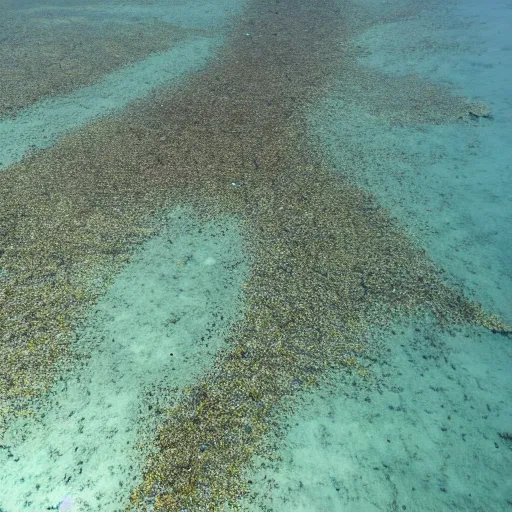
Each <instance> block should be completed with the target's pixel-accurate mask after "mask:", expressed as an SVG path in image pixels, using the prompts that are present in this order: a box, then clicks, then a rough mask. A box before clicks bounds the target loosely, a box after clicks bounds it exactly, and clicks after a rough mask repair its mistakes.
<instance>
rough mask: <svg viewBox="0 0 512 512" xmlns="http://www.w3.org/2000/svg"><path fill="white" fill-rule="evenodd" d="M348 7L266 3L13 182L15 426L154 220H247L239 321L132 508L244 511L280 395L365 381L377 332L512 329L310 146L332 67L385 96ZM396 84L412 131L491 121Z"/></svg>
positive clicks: (7, 287) (167, 427) (6, 350)
mask: <svg viewBox="0 0 512 512" xmlns="http://www.w3.org/2000/svg"><path fill="white" fill-rule="evenodd" d="M346 9H347V11H346V12H343V13H342V12H341V11H340V7H339V4H338V3H337V2H334V1H330V0H327V1H325V2H322V3H321V4H319V5H318V4H315V5H307V6H306V5H303V4H300V5H296V4H295V3H293V4H292V3H288V2H285V3H279V4H274V3H269V2H267V1H266V0H255V1H254V2H253V3H252V5H251V6H250V7H249V8H248V9H247V11H246V12H245V13H244V14H243V16H241V17H240V18H239V19H238V20H237V25H236V28H235V29H234V31H233V33H232V34H231V36H230V40H229V41H228V42H227V44H226V46H225V47H224V48H223V49H222V54H221V55H220V56H219V57H218V58H217V59H215V60H214V61H213V62H212V63H211V65H210V66H209V67H208V69H206V70H205V71H204V72H202V73H199V74H198V75H196V76H194V77H193V78H191V79H190V80H188V81H187V83H185V84H184V85H183V86H182V87H181V88H180V89H178V90H177V91H165V90H163V91H158V92H156V93H155V95H154V96H153V97H151V98H150V99H148V100H144V101H140V102H138V103H136V104H134V105H133V106H132V107H130V108H129V109H128V110H127V111H126V112H124V113H122V114H120V115H118V116H115V117H114V116H111V117H110V118H108V119H104V120H101V121H98V122H96V123H94V124H92V125H90V126H88V127H86V128H85V129H83V130H81V131H79V132H76V133H74V134H71V135H70V136H68V137H67V138H65V139H64V140H62V141H61V142H60V143H59V144H57V145H56V146H55V147H54V148H52V149H50V150H47V151H45V152H39V153H34V154H33V155H32V156H31V157H30V158H27V159H26V160H25V161H23V162H22V163H20V164H16V165H13V166H11V167H9V168H8V169H7V170H6V171H4V172H3V173H1V174H0V196H1V197H2V198H4V199H3V205H2V210H1V212H0V215H1V219H0V222H1V224H0V226H1V230H2V238H3V244H2V247H3V248H4V249H2V250H3V253H2V255H1V257H2V259H1V261H2V267H3V268H4V273H3V274H2V276H1V277H0V279H1V282H2V289H3V292H2V295H1V296H0V301H1V302H0V312H1V313H0V315H1V316H0V325H1V332H2V341H3V343H2V353H1V359H0V396H1V398H2V403H1V407H2V409H1V410H0V414H1V415H3V418H4V420H6V418H7V417H8V415H12V414H18V415H19V414H26V413H27V411H28V410H29V406H30V401H29V399H30V398H31V397H35V396H38V395H40V394H41V393H42V392H44V391H45V390H46V389H48V387H49V386H50V385H51V383H52V381H53V379H54V377H55V374H56V372H58V371H59V369H60V368H61V367H62V365H64V366H66V365H72V364H73V353H72V350H71V349H70V346H71V340H72V339H73V338H72V337H73V328H74V326H75V325H77V323H79V321H80V319H81V318H82V317H83V315H85V314H86V311H87V307H88V306H90V305H91V304H93V303H94V301H95V300H96V299H97V297H98V296H99V295H100V294H101V293H102V292H103V290H104V289H105V288H106V287H107V286H108V284H109V282H111V280H112V278H113V276H114V275H115V274H116V273H117V272H118V271H119V269H120V268H121V267H122V265H123V264H124V263H126V261H128V260H129V258H130V253H131V251H133V248H134V247H135V246H136V245H137V244H138V243H140V242H141V241H143V240H145V239H147V238H148V237H151V236H153V235H154V234H155V232H156V230H157V226H158V218H159V212H162V211H165V210H166V209H169V208H172V207H173V206H174V205H177V204H187V205H190V206H192V207H194V209H195V211H197V212H198V215H200V216H201V217H202V218H203V219H205V220H207V219H211V218H214V217H216V216H218V215H221V214H229V215H230V216H232V217H233V218H235V219H237V220H238V222H239V223H240V225H241V226H242V232H243V233H244V235H245V252H246V256H247V260H248V261H249V263H250V277H249V279H248V281H247V282H246V283H245V284H244V286H243V289H242V290H241V293H243V295H244V301H245V304H246V310H245V313H244V317H243V319H242V320H241V321H240V322H238V323H237V324H236V325H235V326H234V327H233V329H232V332H231V334H230V336H229V339H228V347H229V348H228V349H226V350H225V351H224V352H223V353H221V354H219V356H218V358H217V360H216V363H215V365H214V366H213V367H212V368H211V370H210V371H208V372H207V373H206V374H205V375H204V376H203V377H202V378H201V379H200V380H199V381H198V382H197V384H195V385H194V386H192V387H191V388H189V389H188V390H187V392H186V393H185V394H184V396H183V398H182V400H181V402H180V403H178V404H177V405H176V406H174V407H172V408H171V407H169V410H168V414H167V417H166V420H165V422H164V423H163V424H162V425H161V426H160V428H159V430H158V432H157V435H156V438H155V443H154V444H155V445H154V450H153V452H152V454H151V455H150V456H149V458H148V460H147V465H146V468H145V470H144V479H143V482H142V483H141V485H140V486H138V487H137V488H136V489H134V490H133V493H132V500H131V502H132V503H131V507H130V508H131V509H132V510H148V507H149V506H151V507H153V508H154V510H216V509H220V508H221V507H222V505H223V504H224V503H226V502H234V501H235V500H236V499H237V497H239V496H240V495H241V493H243V492H244V491H245V489H246V485H247V484H246V483H245V482H244V481H243V478H242V470H243V468H244V467H246V465H247V464H249V463H250V460H251V457H252V455H253V454H254V453H255V452H257V451H258V450H262V449H264V436H265V433H266V432H268V431H269V430H270V429H272V428H273V427H274V426H275V425H274V421H275V419H274V417H273V412H274V411H275V410H276V409H277V408H279V407H280V405H281V404H282V402H283V399H284V398H285V397H287V396H292V395H293V394H294V393H296V392H297V390H299V389H301V388H304V387H307V386H312V385H315V384H317V383H319V382H321V380H322V378H323V376H324V375H325V374H326V373H328V372H332V371H335V370H340V369H343V368H348V369H350V370H355V371H358V372H359V373H360V374H362V375H364V374H365V372H366V371H367V370H366V368H364V367H363V366H362V365H361V364H360V362H359V358H358V355H359V354H361V353H363V352H366V353H371V351H372V347H371V345H369V344H368V343H367V339H366V332H367V330H368V328H369V327H370V326H379V325H380V326H385V325H386V324H387V323H388V322H389V321H391V320H392V319H394V318H396V317H397V316H399V315H413V314H416V313H419V312H423V311H427V312H429V313H431V314H432V315H434V316H435V317H436V318H437V320H438V321H439V323H440V324H441V325H443V326H446V327H450V328H451V327H453V326H455V325H457V324H463V323H469V324H473V325H476V326H483V327H485V328H487V329H492V330H497V331H506V330H507V329H508V327H507V326H506V325H504V324H503V322H501V321H500V319H498V318H497V317H495V316H494V315H492V314H489V313H487V312H486V311H484V310H483V308H482V307H481V306H480V305H479V304H476V303H474V302H472V301H470V300H468V299H467V298H466V297H465V296H464V294H463V293H462V292H461V290H460V289H458V288H457V287H456V286H454V285H452V284H450V283H448V282H446V281H445V279H444V278H443V273H442V272H441V271H440V270H439V269H437V268H436V267H435V266H434V265H433V263H432V262H431V261H430V259H429V257H428V255H427V254H426V252H425V251H424V250H423V249H422V248H421V247H419V246H418V245H417V243H415V242H414V241H413V240H411V239H410V237H409V236H408V235H407V233H405V232H404V231H403V229H402V228H401V226H400V225H399V224H398V223H397V221H396V220H395V219H393V218H391V216H390V215H389V213H388V212H387V211H385V210H384V209H382V208H381V207H379V205H378V204H377V203H376V202H375V201H374V199H373V198H372V197H371V196H370V195H369V194H368V193H367V192H365V191H364V190H362V189H361V188H358V187H357V186H356V185H354V184H353V183H352V182H350V181H349V180H347V179H346V178H344V177H343V176H340V175H336V174H334V173H332V172H331V169H330V165H329V161H328V159H327V158H326V157H325V155H323V153H322V150H321V148H319V147H318V145H316V144H315V141H314V140H311V138H310V137H309V136H308V133H307V128H306V126H307V124H306V121H305V112H306V111H307V108H308V107H309V106H310V105H311V104H312V102H313V101H314V100H315V98H316V97H318V95H319V94H321V93H322V90H324V88H326V87H328V86H329V80H330V78H331V76H332V74H333V70H334V69H337V68H339V67H340V65H341V66H345V70H346V78H347V86H346V87H347V89H346V90H347V95H349V93H350V90H351V88H353V87H356V86H357V87H358V88H361V87H363V88H367V89H368V91H369V94H370V91H372V88H374V84H375V80H376V78H375V76H372V74H371V73H370V72H368V71H365V72H363V71H361V70H359V69H358V67H357V65H356V64H355V63H354V59H353V57H354V54H355V52H356V51H357V50H356V49H353V48H350V46H349V45H348V41H349V38H350V37H351V36H352V35H353V33H354V31H355V30H357V29H361V28H362V26H364V24H365V22H366V21H365V19H366V18H365V15H364V12H363V13H361V12H359V11H357V13H355V14H357V17H358V18H359V19H360V20H361V26H359V27H358V26H355V25H351V26H348V24H347V23H344V21H343V20H345V19H353V18H354V16H355V14H354V13H351V12H350V9H356V8H355V7H348V6H347V7H346ZM398 15H399V13H398V14H397V16H398ZM340 61H341V64H340ZM383 87H385V88H386V91H387V94H389V97H390V105H389V109H390V112H396V111H397V109H396V104H397V103H400V105H401V110H400V109H399V111H398V112H399V113H398V114H395V116H396V117H397V119H396V121H397V122H401V123H408V122H454V121H458V122H464V119H466V118H468V117H469V116H470V115H471V113H474V112H475V111H476V109H477V108H478V107H475V106H472V105H470V104H469V103H468V101H467V100H466V99H465V98H459V97H455V96H452V95H451V94H450V92H449V91H448V90H445V89H443V88H436V87H434V86H432V85H427V84H423V83H422V82H421V81H420V80H417V79H415V80H408V79H396V81H395V82H393V81H391V79H390V81H389V82H388V83H386V84H384V85H383ZM390 91H391V92H392V93H393V94H390ZM395 93H396V94H398V93H400V95H401V98H402V100H399V98H398V97H397V96H396V95H395ZM372 94H376V93H375V92H373V93H372ZM473 115H474V114H473ZM353 165H357V158H354V162H353ZM161 392H162V391H161Z"/></svg>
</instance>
